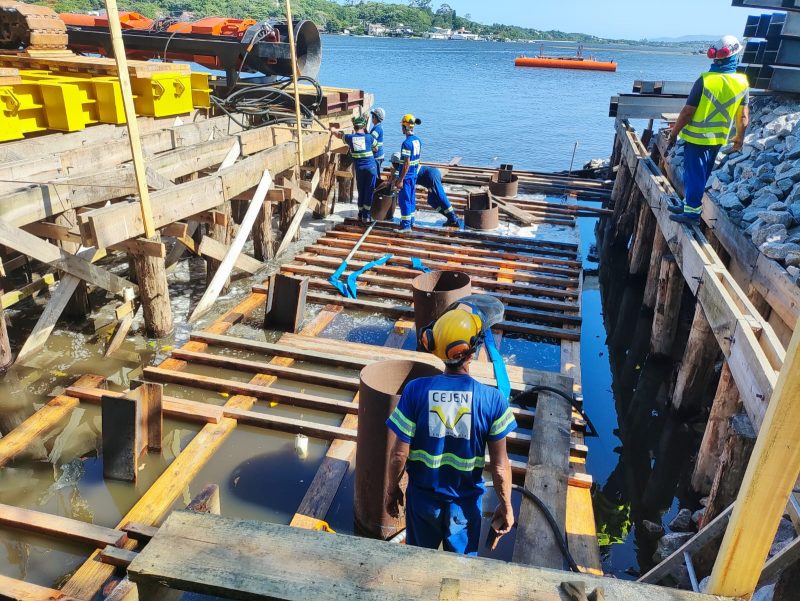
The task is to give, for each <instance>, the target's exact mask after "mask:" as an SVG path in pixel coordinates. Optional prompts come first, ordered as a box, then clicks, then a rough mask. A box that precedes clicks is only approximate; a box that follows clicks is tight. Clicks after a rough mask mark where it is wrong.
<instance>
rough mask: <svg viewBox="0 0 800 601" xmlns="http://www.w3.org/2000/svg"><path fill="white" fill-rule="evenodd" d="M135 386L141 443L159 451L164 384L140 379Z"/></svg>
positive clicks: (162, 426)
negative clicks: (138, 406)
mask: <svg viewBox="0 0 800 601" xmlns="http://www.w3.org/2000/svg"><path fill="white" fill-rule="evenodd" d="M132 386H133V383H132ZM135 388H136V392H135V394H137V395H138V398H139V403H140V406H141V411H140V414H141V415H140V423H141V430H140V431H141V432H142V439H143V440H142V444H143V445H144V447H145V448H147V449H149V450H151V451H160V450H161V444H162V440H163V431H164V413H163V397H164V385H163V384H157V383H155V382H141V381H140V382H136V387H135Z"/></svg>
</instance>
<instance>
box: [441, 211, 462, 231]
mask: <svg viewBox="0 0 800 601" xmlns="http://www.w3.org/2000/svg"><path fill="white" fill-rule="evenodd" d="M444 227H454V228H457V229H461V228H462V227H463V224H462V223H461V220H460V219H459V218H458V217H456V216H455V215H453V214H452V213H451V214H450V215H448V216H447V221H445V222H444Z"/></svg>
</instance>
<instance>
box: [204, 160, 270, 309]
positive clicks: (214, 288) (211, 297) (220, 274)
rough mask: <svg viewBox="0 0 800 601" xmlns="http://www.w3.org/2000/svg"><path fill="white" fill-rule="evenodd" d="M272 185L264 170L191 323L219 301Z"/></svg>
mask: <svg viewBox="0 0 800 601" xmlns="http://www.w3.org/2000/svg"><path fill="white" fill-rule="evenodd" d="M271 185H272V176H271V175H270V173H269V171H268V170H264V173H263V175H262V177H261V181H260V182H259V184H258V189H257V190H256V192H255V194H254V195H253V198H252V200H251V201H250V204H249V205H248V207H247V213H245V216H244V218H243V219H242V223H241V224H240V226H239V231H238V232H236V237H235V238H234V239H233V242H231V245H230V248H229V249H228V252H227V253H226V255H225V258H224V259H223V260H222V262H221V263H220V265H219V267H218V268H217V271H216V272H215V273H214V277H213V278H212V279H211V282H210V283H209V285H208V288H206V291H205V293H203V296H202V298H201V299H200V301H199V302H198V303H197V306H196V307H195V309H194V311H192V314H191V315H190V316H189V322H193V321H196V320H197V319H199V318H200V317H201V316H202V315H205V314H206V313H207V312H208V311H209V309H211V306H212V305H213V304H214V301H215V300H217V297H218V296H219V294H220V292H222V288H223V287H224V286H225V282H226V281H227V279H228V276H229V275H230V273H231V270H232V269H233V265H234V262H235V261H236V257H238V256H239V254H240V253H241V252H242V248H244V244H245V242H247V237H248V236H249V235H250V230H251V229H252V228H253V224H254V223H255V221H256V217H258V212H259V211H260V210H261V205H262V203H263V202H264V198H266V196H267V191H268V190H269V187H270V186H271Z"/></svg>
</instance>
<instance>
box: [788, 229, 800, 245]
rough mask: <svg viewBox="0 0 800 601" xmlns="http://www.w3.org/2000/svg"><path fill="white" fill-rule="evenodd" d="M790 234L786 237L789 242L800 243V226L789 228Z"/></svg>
mask: <svg viewBox="0 0 800 601" xmlns="http://www.w3.org/2000/svg"><path fill="white" fill-rule="evenodd" d="M788 234H789V235H788V236H787V237H786V241H787V242H791V243H793V244H799V243H800V226H795V227H793V228H792V229H790V230H789V232H788Z"/></svg>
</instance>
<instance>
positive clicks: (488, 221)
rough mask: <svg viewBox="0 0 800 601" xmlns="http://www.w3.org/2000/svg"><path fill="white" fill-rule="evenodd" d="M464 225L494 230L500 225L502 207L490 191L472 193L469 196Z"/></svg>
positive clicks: (471, 227) (474, 228)
mask: <svg viewBox="0 0 800 601" xmlns="http://www.w3.org/2000/svg"><path fill="white" fill-rule="evenodd" d="M464 225H466V226H467V227H468V228H470V229H473V230H493V229H496V228H497V227H498V226H499V225H500V207H498V206H497V204H496V203H495V202H494V201H493V200H492V197H491V195H490V194H489V193H488V192H477V193H470V194H469V196H467V206H466V207H465V208H464Z"/></svg>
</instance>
